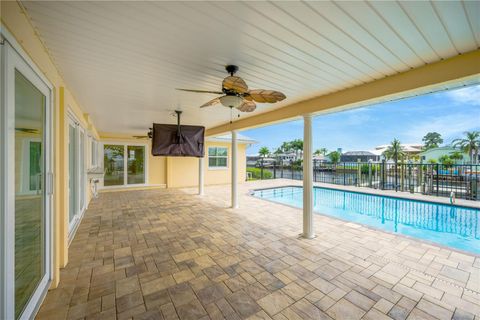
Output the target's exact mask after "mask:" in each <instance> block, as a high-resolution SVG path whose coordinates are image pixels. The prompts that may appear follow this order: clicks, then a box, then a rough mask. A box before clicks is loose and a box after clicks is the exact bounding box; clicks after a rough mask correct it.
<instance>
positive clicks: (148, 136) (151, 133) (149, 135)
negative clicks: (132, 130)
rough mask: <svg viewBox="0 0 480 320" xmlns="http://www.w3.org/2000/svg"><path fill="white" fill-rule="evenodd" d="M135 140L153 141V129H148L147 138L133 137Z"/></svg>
mask: <svg viewBox="0 0 480 320" xmlns="http://www.w3.org/2000/svg"><path fill="white" fill-rule="evenodd" d="M132 137H133V138H135V139H152V137H153V128H148V133H147V135H145V136H132Z"/></svg>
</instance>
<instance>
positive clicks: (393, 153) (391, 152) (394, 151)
mask: <svg viewBox="0 0 480 320" xmlns="http://www.w3.org/2000/svg"><path fill="white" fill-rule="evenodd" d="M383 155H384V156H385V157H386V158H387V159H393V162H394V164H395V191H396V190H398V160H399V159H403V158H404V157H405V152H404V151H403V147H402V144H401V143H400V141H399V140H398V139H396V138H395V139H393V141H392V143H391V144H390V146H389V147H388V148H387V150H385V151H384V152H383Z"/></svg>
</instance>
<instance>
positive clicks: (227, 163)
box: [207, 146, 230, 170]
mask: <svg viewBox="0 0 480 320" xmlns="http://www.w3.org/2000/svg"><path fill="white" fill-rule="evenodd" d="M211 148H215V149H225V150H226V151H227V154H226V155H225V156H217V155H210V149H211ZM228 154H229V148H228V147H225V146H209V147H207V161H208V170H227V169H228V168H229V165H230V161H229V159H228V157H229V155H228ZM210 158H216V159H218V158H225V160H226V161H225V163H226V164H225V166H221V167H220V166H211V165H210Z"/></svg>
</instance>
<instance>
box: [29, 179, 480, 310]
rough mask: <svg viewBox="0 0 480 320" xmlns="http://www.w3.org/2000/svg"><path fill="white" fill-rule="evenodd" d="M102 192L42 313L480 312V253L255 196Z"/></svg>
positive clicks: (216, 191) (218, 189)
mask: <svg viewBox="0 0 480 320" xmlns="http://www.w3.org/2000/svg"><path fill="white" fill-rule="evenodd" d="M279 184H286V182H285V181H261V182H255V183H253V184H252V183H245V184H243V185H242V186H241V188H240V189H241V191H242V194H241V197H240V205H241V208H240V209H237V210H231V209H228V203H229V187H228V186H212V187H207V188H206V192H207V195H206V196H204V197H199V196H197V195H195V194H194V193H195V190H194V189H183V190H170V189H157V190H145V191H126V192H112V193H103V194H101V195H100V198H99V199H96V200H94V201H92V203H91V204H90V207H89V209H88V211H87V212H86V214H85V217H84V219H83V221H82V223H81V225H80V227H79V229H78V231H77V234H76V236H75V239H74V240H73V242H72V244H71V246H70V251H69V263H68V266H67V267H66V268H65V269H63V270H62V271H61V281H60V285H59V287H58V288H57V289H54V290H51V291H50V292H49V293H48V295H47V297H46V299H45V301H44V303H43V305H42V307H41V309H40V311H39V313H38V316H37V317H38V318H39V319H83V318H86V319H132V318H133V319H182V320H183V319H278V320H283V319H331V318H333V319H390V318H391V319H451V318H454V319H477V320H478V319H480V293H479V292H480V258H479V257H475V256H471V255H466V254H462V253H459V252H456V251H451V250H448V249H445V248H440V247H437V246H433V245H429V244H426V243H423V242H420V241H415V240H412V239H408V238H405V237H401V236H397V235H393V234H389V233H384V232H381V231H376V230H372V229H369V228H366V227H363V226H360V225H357V224H354V223H347V222H343V221H340V220H336V219H332V218H329V217H326V216H322V215H315V217H314V221H315V225H316V233H317V238H315V239H313V240H304V239H301V238H299V237H298V234H299V233H300V232H301V225H302V216H301V210H299V209H294V208H290V207H286V206H283V205H280V204H275V203H271V202H267V201H264V200H261V199H255V198H253V197H251V196H249V195H248V194H247V192H248V190H249V189H250V188H256V187H267V186H271V185H279Z"/></svg>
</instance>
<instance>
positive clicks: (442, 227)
mask: <svg viewBox="0 0 480 320" xmlns="http://www.w3.org/2000/svg"><path fill="white" fill-rule="evenodd" d="M313 189H314V192H313V199H314V200H313V201H314V202H313V208H314V211H315V212H316V213H321V214H325V215H328V216H332V217H337V218H340V219H343V220H348V221H352V222H358V223H361V224H365V225H368V226H372V227H375V228H378V229H381V230H386V231H390V232H394V233H399V234H403V235H407V236H410V237H414V238H418V239H423V240H427V241H431V242H434V243H438V244H440V245H444V246H447V247H452V248H456V249H459V250H463V251H468V252H472V253H475V254H480V210H479V209H474V208H467V207H460V206H453V205H444V204H438V203H433V202H425V201H416V200H407V199H400V198H393V197H388V196H378V195H371V194H366V193H360V192H349V191H342V190H335V189H328V188H320V187H315V188H313ZM253 195H254V196H255V197H258V198H262V199H267V200H272V201H275V202H279V203H283V204H287V205H291V206H295V207H299V208H301V207H302V202H303V188H302V187H295V186H289V187H280V188H271V189H263V190H255V191H254V194H253Z"/></svg>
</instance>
